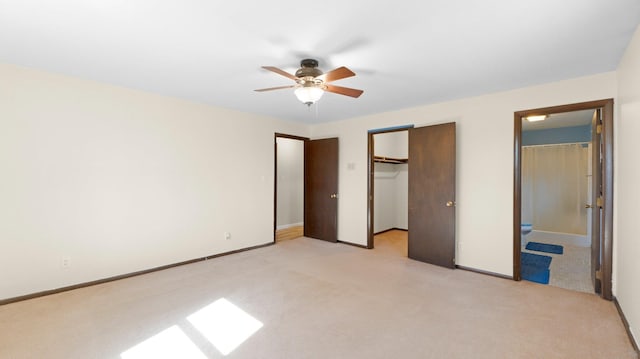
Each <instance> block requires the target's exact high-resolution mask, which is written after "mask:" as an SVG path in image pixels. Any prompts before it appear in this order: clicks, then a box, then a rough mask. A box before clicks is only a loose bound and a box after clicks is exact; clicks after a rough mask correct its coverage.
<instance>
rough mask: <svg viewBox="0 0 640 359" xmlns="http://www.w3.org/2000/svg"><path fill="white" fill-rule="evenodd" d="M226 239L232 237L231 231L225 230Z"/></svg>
mask: <svg viewBox="0 0 640 359" xmlns="http://www.w3.org/2000/svg"><path fill="white" fill-rule="evenodd" d="M224 239H227V240H229V239H231V233H230V232H224Z"/></svg>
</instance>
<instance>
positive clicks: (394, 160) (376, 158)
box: [373, 156, 409, 164]
mask: <svg viewBox="0 0 640 359" xmlns="http://www.w3.org/2000/svg"><path fill="white" fill-rule="evenodd" d="M373 161H374V162H380V163H395V164H402V163H409V159H408V158H393V157H383V156H373Z"/></svg>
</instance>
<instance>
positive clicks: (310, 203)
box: [304, 138, 338, 242]
mask: <svg viewBox="0 0 640 359" xmlns="http://www.w3.org/2000/svg"><path fill="white" fill-rule="evenodd" d="M304 236H305V237H311V238H317V239H322V240H325V241H329V242H337V241H338V139H337V138H326V139H322V140H311V141H306V142H305V146H304Z"/></svg>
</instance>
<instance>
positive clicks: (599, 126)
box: [596, 125, 602, 134]
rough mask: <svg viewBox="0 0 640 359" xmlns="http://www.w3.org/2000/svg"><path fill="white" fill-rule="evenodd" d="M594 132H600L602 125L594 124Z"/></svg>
mask: <svg viewBox="0 0 640 359" xmlns="http://www.w3.org/2000/svg"><path fill="white" fill-rule="evenodd" d="M596 133H597V134H601V133H602V125H596Z"/></svg>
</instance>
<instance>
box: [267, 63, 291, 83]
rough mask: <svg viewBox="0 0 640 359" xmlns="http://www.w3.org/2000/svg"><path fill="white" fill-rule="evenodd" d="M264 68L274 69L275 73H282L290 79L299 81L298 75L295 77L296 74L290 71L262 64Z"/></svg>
mask: <svg viewBox="0 0 640 359" xmlns="http://www.w3.org/2000/svg"><path fill="white" fill-rule="evenodd" d="M262 68H263V69H265V70H269V71H273V72H275V73H277V74H279V75H282V76H284V77H286V78H288V79H292V80H293V81H298V78H297V77H295V76H294V75H292V74H290V73H288V72H286V71H284V70H280V69H279V68H277V67H274V66H262Z"/></svg>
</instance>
